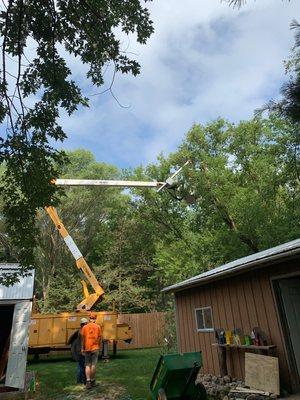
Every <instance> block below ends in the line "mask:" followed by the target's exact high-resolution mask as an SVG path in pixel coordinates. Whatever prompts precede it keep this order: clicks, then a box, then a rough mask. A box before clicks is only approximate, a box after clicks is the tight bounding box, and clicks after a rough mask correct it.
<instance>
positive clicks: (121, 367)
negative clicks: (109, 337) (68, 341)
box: [28, 349, 161, 400]
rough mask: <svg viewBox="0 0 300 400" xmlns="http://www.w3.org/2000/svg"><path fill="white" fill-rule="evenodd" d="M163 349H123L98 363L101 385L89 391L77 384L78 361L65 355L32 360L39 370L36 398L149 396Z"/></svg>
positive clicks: (132, 399)
mask: <svg viewBox="0 0 300 400" xmlns="http://www.w3.org/2000/svg"><path fill="white" fill-rule="evenodd" d="M160 352H161V350H160V349H143V350H120V351H119V352H118V355H117V357H116V358H115V359H113V358H111V359H110V361H109V362H107V363H103V362H102V361H101V360H99V363H98V365H97V382H98V384H99V385H98V386H97V387H96V388H94V389H92V390H89V391H86V390H85V388H84V387H83V385H78V384H76V369H77V363H76V362H74V361H71V360H70V358H66V357H63V356H61V355H60V356H49V357H45V356H44V357H43V358H41V359H40V360H38V361H34V360H31V361H29V363H28V369H29V370H31V371H36V372H37V377H38V378H37V381H38V387H37V391H36V394H35V396H34V398H35V399H41V400H42V399H43V400H44V399H55V400H62V399H66V400H73V399H74V400H76V399H80V400H85V399H90V400H92V399H93V400H146V398H147V395H148V388H149V383H150V380H151V377H152V374H153V371H154V368H155V366H156V364H157V361H158V358H159V356H160Z"/></svg>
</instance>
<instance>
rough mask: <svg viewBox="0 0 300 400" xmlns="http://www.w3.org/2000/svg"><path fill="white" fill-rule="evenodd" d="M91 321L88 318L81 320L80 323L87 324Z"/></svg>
mask: <svg viewBox="0 0 300 400" xmlns="http://www.w3.org/2000/svg"><path fill="white" fill-rule="evenodd" d="M88 322H89V320H88V319H87V318H81V320H80V323H81V324H87V323H88Z"/></svg>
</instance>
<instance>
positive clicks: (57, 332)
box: [52, 317, 67, 345]
mask: <svg viewBox="0 0 300 400" xmlns="http://www.w3.org/2000/svg"><path fill="white" fill-rule="evenodd" d="M66 323H67V318H66V317H64V318H53V326H52V343H53V344H55V345H57V344H61V345H65V344H66V339H67V330H66V328H67V327H66Z"/></svg>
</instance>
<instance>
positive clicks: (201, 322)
mask: <svg viewBox="0 0 300 400" xmlns="http://www.w3.org/2000/svg"><path fill="white" fill-rule="evenodd" d="M195 313H196V327H197V332H212V331H214V327H213V319H212V311H211V307H202V308H196V309H195Z"/></svg>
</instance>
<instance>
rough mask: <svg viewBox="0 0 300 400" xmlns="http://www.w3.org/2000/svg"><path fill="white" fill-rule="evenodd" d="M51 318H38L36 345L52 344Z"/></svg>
mask: <svg viewBox="0 0 300 400" xmlns="http://www.w3.org/2000/svg"><path fill="white" fill-rule="evenodd" d="M52 320H53V318H51V317H50V318H43V319H40V320H39V327H38V346H41V345H45V346H51V344H52Z"/></svg>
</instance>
